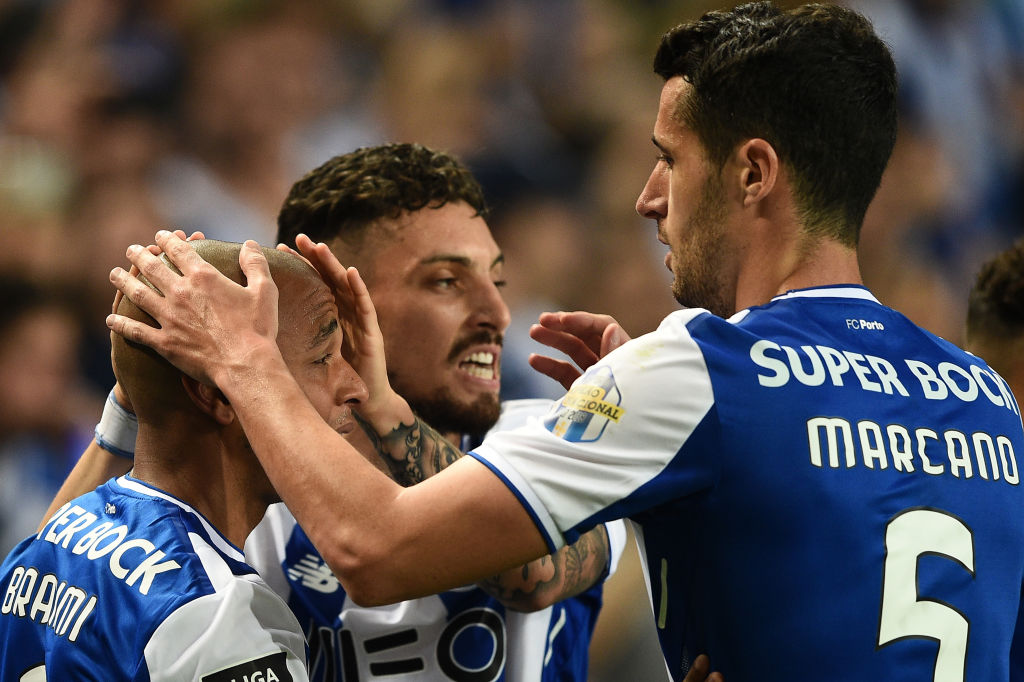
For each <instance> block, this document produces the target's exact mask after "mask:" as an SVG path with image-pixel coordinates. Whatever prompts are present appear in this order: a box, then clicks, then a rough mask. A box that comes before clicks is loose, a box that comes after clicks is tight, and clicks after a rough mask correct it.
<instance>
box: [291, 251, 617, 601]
mask: <svg viewBox="0 0 1024 682" xmlns="http://www.w3.org/2000/svg"><path fill="white" fill-rule="evenodd" d="M296 241H297V242H298V244H297V245H298V246H300V248H301V249H302V250H303V252H304V254H305V255H306V256H307V257H308V260H309V262H310V263H311V264H312V265H313V266H314V267H316V268H317V270H318V271H319V272H320V273H321V275H322V276H323V277H324V279H325V280H326V281H327V282H328V283H332V284H333V283H337V282H338V280H340V279H341V278H342V277H343V276H344V271H343V270H342V271H339V270H336V269H335V268H334V267H333V266H334V263H337V261H336V260H334V259H333V257H331V256H330V250H329V249H328V248H327V246H326V245H323V244H320V245H315V244H313V243H312V242H311V241H310V240H309V239H308V238H306V237H305V236H304V235H300V236H299V238H298V239H297V240H296ZM336 288H337V287H336ZM341 291H342V295H341V297H340V298H341V300H339V307H340V308H342V309H346V308H348V309H351V308H352V307H353V306H354V305H355V302H354V301H353V300H351V299H350V298H349V297H348V296H347V295H346V293H347V292H348V291H349V288H348V287H346V286H342V287H341ZM609 319H610V318H609ZM346 331H347V333H346V335H345V339H346V355H347V357H349V358H351V362H352V365H353V367H354V368H355V369H356V371H357V372H359V375H360V376H361V377H363V378H364V380H365V381H366V383H367V385H368V387H369V388H370V395H371V396H382V395H383V396H387V395H389V394H393V391H392V389H391V386H390V383H389V382H388V381H387V371H386V368H385V367H384V363H383V358H384V352H383V339H382V338H381V335H380V328H379V327H378V325H377V320H376V317H375V315H369V316H368V317H367V318H366V319H364V320H363V321H362V323H361V324H355V325H351V324H350V325H346ZM380 402H381V403H383V408H380V407H377V406H376V405H373V406H371V405H366V406H364V407H363V409H362V411H363V413H364V414H367V415H368V416H370V419H366V418H362V417H359V421H360V425H361V426H362V429H363V432H364V433H365V434H366V436H367V438H368V439H369V441H370V443H371V445H372V446H373V448H374V450H376V452H377V453H378V455H379V456H380V459H381V460H383V461H385V462H387V463H388V465H389V467H390V470H391V475H392V478H394V479H395V481H397V482H398V483H399V484H401V485H402V486H406V487H407V486H411V485H415V484H417V483H420V482H422V481H424V480H426V479H427V478H429V477H430V476H433V475H434V474H436V473H438V472H440V471H442V470H443V469H445V468H447V467H448V466H449V465H450V464H452V463H453V462H455V461H456V460H458V459H459V458H461V457H462V456H463V454H464V453H463V452H462V451H461V450H460V449H459V448H456V447H454V446H453V445H452V444H451V443H450V442H449V441H448V440H447V439H446V438H444V437H443V436H441V434H439V433H437V432H436V431H435V430H434V429H433V428H432V427H431V426H430V425H429V424H426V423H425V422H423V421H422V420H421V419H420V418H419V417H417V416H416V415H414V414H412V412H411V411H408V412H401V406H399V408H398V409H399V411H400V413H401V414H402V416H403V417H406V419H404V420H403V421H399V422H398V423H397V424H394V422H393V420H389V419H388V417H387V416H385V417H383V419H381V418H375V417H374V415H375V414H377V413H378V412H384V413H385V414H387V413H388V412H389V410H388V402H389V401H388V400H387V399H385V400H382V401H380ZM402 403H403V404H404V401H402ZM371 419H372V420H373V421H377V422H381V423H382V424H383V426H381V427H380V432H378V428H377V427H375V426H374V424H373V423H372V422H371ZM389 426H390V429H389V430H386V429H388V427H389ZM610 553H611V551H610V547H609V542H608V533H607V531H606V530H605V529H604V527H603V526H600V527H598V528H595V529H593V530H591V531H589V532H588V533H586V534H585V535H583V536H582V537H580V538H579V539H578V540H577V541H576V542H575V543H573V544H572V545H570V546H567V547H563V548H561V549H559V550H558V551H557V552H555V553H554V554H551V555H548V556H545V557H541V558H540V559H537V560H535V561H532V562H530V563H528V564H526V565H524V566H518V567H516V568H512V569H509V570H507V571H504V572H503V573H500V574H497V575H494V576H492V577H490V578H488V579H487V580H484V581H481V582H479V583H478V586H479V587H480V588H481V589H483V590H484V591H486V592H487V593H488V594H490V595H491V596H493V597H494V598H495V599H497V600H498V601H500V602H501V603H502V604H504V605H505V606H507V607H509V608H511V609H515V610H517V611H537V610H540V609H543V608H547V607H548V606H551V605H552V604H555V603H557V602H559V601H562V600H563V599H568V598H570V597H573V596H575V595H577V594H579V593H581V592H583V591H585V590H587V589H589V588H590V587H591V586H593V585H594V584H596V583H598V582H599V581H601V580H603V579H604V578H605V577H607V572H608V567H609V562H610V558H611V557H610Z"/></svg>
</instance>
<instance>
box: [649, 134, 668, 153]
mask: <svg viewBox="0 0 1024 682" xmlns="http://www.w3.org/2000/svg"><path fill="white" fill-rule="evenodd" d="M651 142H653V143H654V146H655V147H657V148H658V151H660V152H662V153H664V154H667V153H668V150H667V149H665V148H664V147H662V146H661V144H660V143H659V142H658V139H657V138H656V137H654V135H651Z"/></svg>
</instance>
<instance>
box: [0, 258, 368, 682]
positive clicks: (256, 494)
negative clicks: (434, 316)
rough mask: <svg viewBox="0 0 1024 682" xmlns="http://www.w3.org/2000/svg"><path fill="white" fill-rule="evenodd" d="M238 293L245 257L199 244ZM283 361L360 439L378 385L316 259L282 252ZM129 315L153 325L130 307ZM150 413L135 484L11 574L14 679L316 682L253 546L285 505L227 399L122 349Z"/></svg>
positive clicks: (122, 486) (93, 501)
mask: <svg viewBox="0 0 1024 682" xmlns="http://www.w3.org/2000/svg"><path fill="white" fill-rule="evenodd" d="M193 245H194V247H195V252H196V253H197V255H199V256H201V257H202V258H204V259H206V261H207V262H209V263H210V264H211V265H212V266H214V267H216V268H217V269H218V270H220V271H222V272H224V273H225V274H226V275H227V276H229V277H231V278H232V279H234V280H236V281H242V280H241V271H240V270H239V268H238V253H239V245H238V244H228V243H225V242H213V241H197V242H194V243H193ZM266 256H267V259H268V262H269V264H270V272H271V273H272V274H273V276H274V278H275V281H276V283H277V286H278V288H279V292H280V300H281V303H282V306H281V308H280V310H281V319H280V327H279V328H280V330H281V331H280V334H279V335H278V337H277V339H278V342H279V343H280V344H281V351H282V353H283V357H285V358H286V362H287V363H288V366H289V367H290V368H291V369H292V371H293V372H294V373H295V377H296V378H297V379H298V381H299V382H300V383H301V385H302V387H303V390H304V391H305V393H306V395H307V396H309V399H310V400H311V401H312V402H313V403H315V404H316V405H317V411H318V412H319V413H320V414H321V415H322V417H323V419H324V423H326V424H330V427H331V428H332V429H335V430H337V431H338V432H340V433H344V432H346V431H350V430H352V429H355V428H357V424H356V421H355V419H354V417H353V414H352V407H353V405H355V404H358V402H359V401H361V400H363V399H365V398H366V387H365V385H364V384H363V382H362V381H361V380H360V378H359V377H358V375H356V373H355V372H354V371H353V370H352V368H351V367H350V366H349V365H348V364H347V363H346V362H345V361H344V360H341V359H333V360H332V361H331V363H330V365H329V366H328V365H327V364H326V363H325V358H337V356H338V355H339V353H340V350H341V344H342V338H341V331H340V327H339V323H338V312H337V308H336V306H335V302H334V297H333V295H332V292H331V291H330V289H328V288H327V287H326V286H325V285H324V283H323V281H322V280H321V279H320V277H319V276H318V275H317V273H316V271H315V270H313V269H312V268H311V267H309V265H308V264H307V263H305V262H303V261H302V260H301V259H299V258H297V257H295V256H293V255H291V254H286V253H282V252H278V251H271V250H268V252H267V254H266ZM118 311H119V312H120V313H121V314H123V315H128V316H131V317H132V318H134V319H142V315H141V314H140V312H139V311H138V310H137V309H136V308H135V306H133V305H132V304H131V302H130V301H128V300H127V299H122V301H121V304H120V307H119V309H118ZM111 343H112V352H111V357H112V362H113V366H114V372H115V374H116V376H117V378H118V382H119V384H120V386H121V387H122V388H123V389H124V390H125V391H126V392H127V394H128V396H130V398H131V401H132V405H133V407H134V409H135V411H136V413H137V415H138V421H139V428H138V442H137V446H136V452H135V465H134V469H133V471H132V473H131V475H125V476H122V477H120V478H117V479H113V480H111V481H109V482H108V483H106V484H105V485H103V486H101V487H99V488H97V489H96V490H95V491H93V492H91V493H88V494H86V495H84V496H82V497H79V498H77V499H74V500H72V501H70V502H68V503H67V504H65V505H64V506H63V507H62V508H61V509H60V510H59V511H58V512H57V513H56V514H54V515H53V516H52V517H51V518H50V520H49V521H48V522H47V523H46V524H45V525H44V526H43V527H42V529H41V530H40V531H39V533H38V534H37V535H36V536H34V537H29V538H27V539H26V540H24V541H23V542H22V543H21V544H19V545H18V546H17V547H16V548H15V549H14V550H13V551H12V552H11V554H10V555H8V557H7V559H6V560H5V561H4V563H3V564H2V566H0V594H2V595H3V602H2V607H0V679H3V680H11V681H12V682H39V681H41V680H47V679H48V680H84V679H96V680H99V679H102V680H109V681H116V680H143V679H145V680H153V681H154V682H156V681H157V680H168V681H169V680H181V681H185V680H188V681H192V680H199V679H203V680H241V679H261V680H268V679H278V680H306V679H307V674H306V645H305V640H304V638H303V634H302V630H301V629H300V627H299V624H298V622H297V621H296V619H295V616H294V615H293V614H292V613H291V611H290V610H289V609H288V606H287V605H286V604H285V603H284V601H283V600H282V599H281V598H280V597H279V596H278V595H276V594H274V592H273V591H272V590H271V589H270V588H269V587H268V586H267V585H266V583H264V582H263V581H262V580H261V579H260V578H259V576H258V575H257V574H256V571H255V570H254V569H253V568H252V567H250V566H248V565H247V564H246V563H245V561H244V558H243V555H242V550H241V547H242V543H243V542H244V541H245V538H246V536H247V535H248V534H249V532H250V531H251V530H252V529H253V528H254V527H255V526H256V524H257V523H258V522H259V520H260V519H261V518H262V517H263V514H264V512H265V511H266V509H267V505H268V504H270V503H272V502H274V501H275V500H277V499H278V498H277V495H276V493H275V492H274V489H273V488H272V487H271V485H270V482H269V481H268V480H267V477H266V475H265V474H264V472H263V470H262V468H261V467H260V464H259V462H258V460H257V459H256V458H255V456H253V453H252V450H251V449H250V448H249V445H248V443H247V442H246V440H245V434H244V433H243V431H242V429H241V426H240V425H239V422H238V419H237V418H236V417H235V415H234V413H233V411H232V408H231V405H230V403H228V402H227V401H226V400H225V398H224V395H223V394H222V393H221V392H220V391H218V390H217V389H216V388H214V387H212V386H209V385H204V384H201V383H199V382H197V381H195V380H193V379H190V378H188V377H186V376H184V375H182V374H181V372H179V371H178V370H176V369H175V368H174V367H173V366H171V365H170V364H169V363H168V362H166V361H165V360H163V359H162V358H160V357H159V356H158V355H156V354H154V353H153V352H152V351H150V350H149V349H147V348H145V347H142V346H139V345H137V344H133V343H130V342H127V341H126V340H125V339H124V338H122V337H120V336H117V335H116V334H114V335H112V339H111Z"/></svg>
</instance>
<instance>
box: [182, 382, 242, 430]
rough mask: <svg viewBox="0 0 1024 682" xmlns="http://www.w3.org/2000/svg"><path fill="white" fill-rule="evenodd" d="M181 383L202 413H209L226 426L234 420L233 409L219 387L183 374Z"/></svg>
mask: <svg viewBox="0 0 1024 682" xmlns="http://www.w3.org/2000/svg"><path fill="white" fill-rule="evenodd" d="M181 385H182V386H183V387H184V388H185V393H186V394H188V397H189V398H190V399H191V400H192V402H193V403H195V405H196V407H198V408H199V410H200V411H201V412H203V413H204V414H208V415H210V417H212V418H213V420H214V421H216V422H217V423H218V424H221V425H223V426H227V425H228V424H230V423H231V422H233V421H235V410H234V408H233V407H231V403H229V402H228V399H227V398H225V397H224V394H223V393H221V392H220V389H218V388H215V387H213V386H207V385H206V384H203V383H200V382H198V381H196V380H195V379H193V378H192V377H189V376H185V375H182V377H181Z"/></svg>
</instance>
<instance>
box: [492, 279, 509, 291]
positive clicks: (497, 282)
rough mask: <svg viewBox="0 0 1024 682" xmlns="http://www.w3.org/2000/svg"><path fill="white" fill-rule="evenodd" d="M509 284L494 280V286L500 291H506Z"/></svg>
mask: <svg viewBox="0 0 1024 682" xmlns="http://www.w3.org/2000/svg"><path fill="white" fill-rule="evenodd" d="M507 284H508V281H507V280H504V279H496V280H494V286H496V287H497V288H499V289H504V288H505V286H506V285H507Z"/></svg>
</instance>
